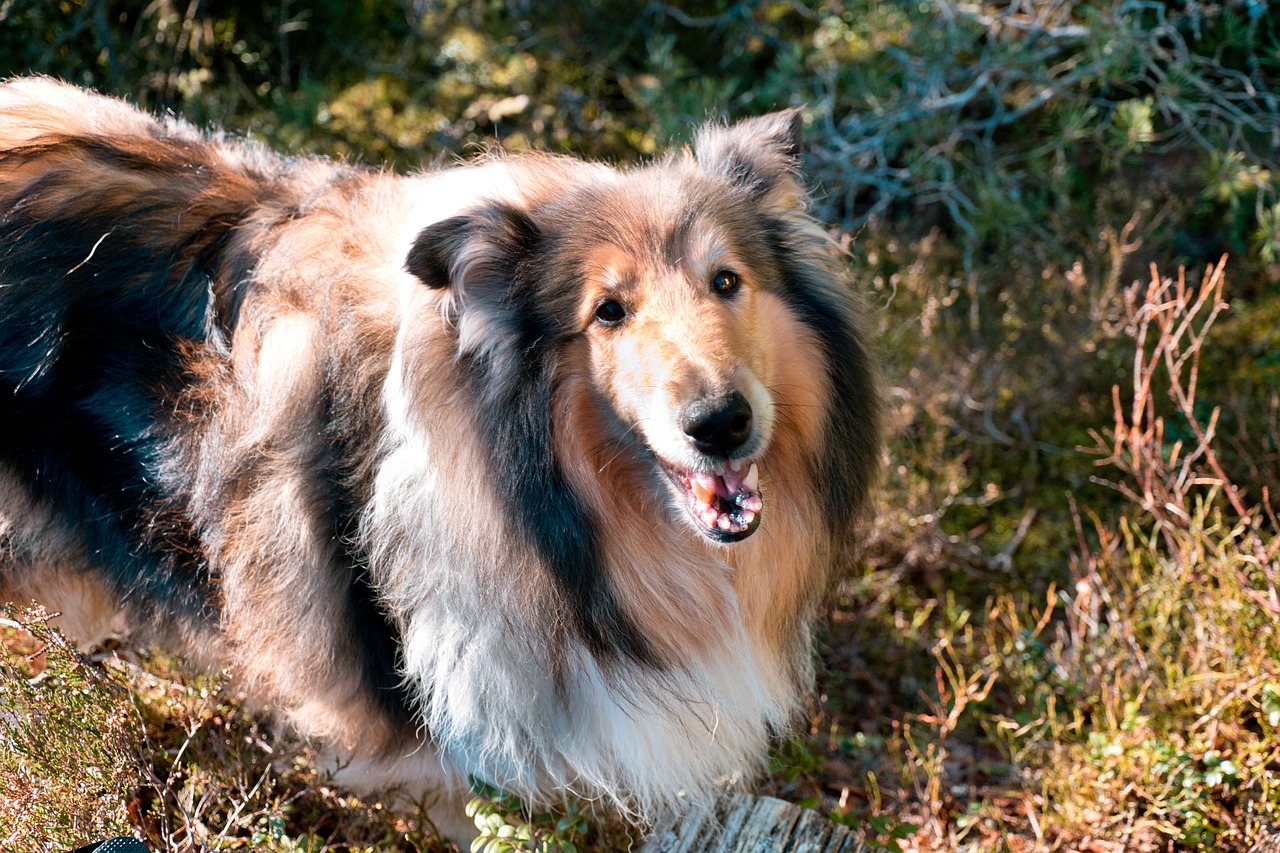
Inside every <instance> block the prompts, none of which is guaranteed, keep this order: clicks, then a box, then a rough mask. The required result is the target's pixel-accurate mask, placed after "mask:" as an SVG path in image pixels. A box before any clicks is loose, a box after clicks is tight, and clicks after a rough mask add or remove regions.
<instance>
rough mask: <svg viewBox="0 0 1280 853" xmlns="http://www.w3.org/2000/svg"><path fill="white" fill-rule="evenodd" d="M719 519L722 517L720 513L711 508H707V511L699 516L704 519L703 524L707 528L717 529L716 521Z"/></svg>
mask: <svg viewBox="0 0 1280 853" xmlns="http://www.w3.org/2000/svg"><path fill="white" fill-rule="evenodd" d="M719 517H720V513H718V512H716V511H715V509H713V508H711V507H707V508H706V509H705V510H703V511H702V514H701V515H700V516H699V518H701V519H702V523H703V524H705V525H706V526H707V527H715V526H716V519H718V518H719Z"/></svg>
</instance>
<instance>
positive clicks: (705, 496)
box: [689, 479, 715, 504]
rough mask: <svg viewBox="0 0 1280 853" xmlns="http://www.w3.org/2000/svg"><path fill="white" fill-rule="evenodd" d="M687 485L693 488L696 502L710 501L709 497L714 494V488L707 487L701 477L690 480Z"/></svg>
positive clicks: (707, 502)
mask: <svg viewBox="0 0 1280 853" xmlns="http://www.w3.org/2000/svg"><path fill="white" fill-rule="evenodd" d="M689 486H690V488H692V489H693V496H694V497H695V498H697V499H698V503H700V504H709V503H711V498H712V497H713V496H714V495H715V490H714V489H708V488H707V487H706V486H705V485H704V484H703V482H702V480H701V479H695V480H692V481H691V482H690V483H689Z"/></svg>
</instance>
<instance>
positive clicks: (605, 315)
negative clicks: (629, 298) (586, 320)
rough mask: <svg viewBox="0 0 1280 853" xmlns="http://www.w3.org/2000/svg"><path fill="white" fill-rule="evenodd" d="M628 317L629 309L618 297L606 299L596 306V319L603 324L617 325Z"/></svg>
mask: <svg viewBox="0 0 1280 853" xmlns="http://www.w3.org/2000/svg"><path fill="white" fill-rule="evenodd" d="M625 319H627V309H626V308H623V307H622V303H621V302H619V301H618V300H616V299H606V300H605V301H604V302H601V303H600V304H599V305H597V306H596V320H597V321H598V322H599V323H600V324H601V325H602V326H616V325H618V324H619V323H621V322H622V321H623V320H625Z"/></svg>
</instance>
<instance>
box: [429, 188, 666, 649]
mask: <svg viewBox="0 0 1280 853" xmlns="http://www.w3.org/2000/svg"><path fill="white" fill-rule="evenodd" d="M545 239H547V238H545V237H544V236H543V235H542V234H541V233H540V232H539V230H538V228H537V226H536V225H535V224H534V223H533V221H532V220H531V219H530V218H529V217H528V216H527V215H526V214H525V213H523V212H522V211H520V210H518V209H516V208H514V207H511V206H509V205H505V204H491V205H488V206H486V207H485V208H482V209H481V210H479V211H476V212H474V213H471V214H466V215H464V216H462V217H455V218H453V219H448V220H445V221H443V222H440V223H436V224H435V225H432V226H430V227H428V228H426V229H424V230H423V232H422V234H420V235H419V236H418V239H417V241H416V242H415V244H414V249H413V251H412V252H411V261H410V264H409V265H408V268H409V270H410V272H412V273H413V274H414V275H416V276H418V278H420V279H422V280H423V281H424V282H426V283H427V284H428V285H432V286H439V285H437V284H433V283H434V282H439V281H440V280H441V275H440V273H441V272H442V271H444V270H449V271H450V272H449V277H452V274H453V268H454V265H455V261H456V259H457V257H458V254H459V253H460V252H462V251H463V250H464V249H466V247H467V246H468V244H469V242H470V241H471V240H481V241H482V242H483V243H484V244H485V259H484V262H483V265H482V266H480V265H477V266H475V267H473V268H472V269H470V270H469V271H468V273H469V278H468V279H467V280H466V281H461V282H453V283H454V285H455V286H458V287H461V288H462V291H463V294H464V296H463V299H464V301H465V302H466V303H467V305H468V308H467V309H466V310H479V311H484V312H485V313H486V314H487V315H488V316H489V317H490V318H491V319H493V320H494V321H496V322H499V323H501V325H502V326H503V327H504V331H501V332H499V331H495V332H494V333H493V340H494V341H495V342H497V343H496V347H495V350H493V351H492V352H491V354H490V355H489V356H488V358H489V359H491V360H490V361H483V360H481V359H478V358H472V359H471V360H470V373H471V382H472V385H473V390H474V392H475V396H476V399H477V400H478V401H479V406H480V417H479V420H480V424H479V425H480V428H481V430H482V431H483V433H484V436H485V438H486V440H487V442H488V446H489V447H490V448H491V450H492V453H493V458H494V459H495V460H498V462H497V464H498V465H500V466H501V468H502V471H503V477H502V480H503V482H506V483H510V484H511V488H510V490H509V491H507V492H505V493H503V495H502V499H503V502H504V503H505V504H506V506H507V510H508V515H509V516H510V517H511V518H512V519H513V520H514V522H515V523H516V524H517V525H518V526H519V528H520V530H521V531H522V532H523V533H524V534H525V535H526V536H527V537H528V538H529V539H530V540H531V541H532V542H533V544H534V546H535V547H536V549H537V551H538V555H539V557H541V559H542V561H543V563H544V564H545V565H546V566H547V568H548V570H549V571H550V573H551V576H552V579H553V580H554V582H555V584H556V586H557V587H558V588H559V589H560V590H561V592H562V593H563V594H564V597H565V599H566V600H567V602H568V603H567V605H566V607H567V613H566V614H565V616H566V617H567V621H568V623H569V626H570V627H572V629H573V630H574V631H575V632H576V633H577V634H578V636H579V637H580V638H581V640H582V642H583V643H584V644H585V645H586V646H587V648H588V649H589V650H590V651H591V653H592V654H594V655H596V656H597V657H599V658H601V659H603V660H608V659H610V658H613V657H616V656H622V657H625V658H628V659H630V660H633V661H636V662H638V663H642V664H647V665H657V659H656V657H655V656H654V653H653V651H652V649H651V648H650V647H649V644H648V643H647V642H646V641H645V639H644V636H643V634H642V633H641V632H640V631H639V629H638V628H636V626H635V625H634V624H632V622H631V620H630V619H629V618H628V617H627V615H626V614H625V613H624V612H623V611H622V609H621V607H620V606H619V604H618V601H617V599H616V597H615V596H614V593H613V591H612V589H610V586H609V581H608V577H607V576H606V575H605V573H604V572H603V571H602V569H601V564H600V562H599V560H598V559H597V555H598V554H600V546H599V537H598V534H597V533H596V531H595V522H594V520H593V519H592V518H591V516H590V514H589V513H588V511H587V509H586V507H585V506H584V505H583V503H582V500H581V499H580V498H579V497H578V496H577V495H576V494H575V493H574V491H573V489H572V487H571V486H570V485H569V483H568V481H567V480H566V478H565V476H564V472H563V471H561V470H560V467H559V464H558V463H557V461H556V459H555V454H554V450H553V447H552V438H551V429H552V425H551V422H550V417H551V413H552V411H553V407H552V398H553V395H554V391H555V387H554V383H555V376H556V352H555V343H556V341H557V340H558V339H559V338H560V337H561V336H562V335H563V334H564V333H565V329H564V328H563V327H562V325H561V324H560V322H559V321H558V320H557V319H556V317H555V316H554V315H553V314H551V313H548V312H547V310H546V307H545V304H544V302H543V299H542V298H541V297H542V292H543V290H546V289H551V288H554V285H552V284H551V283H550V282H549V281H548V275H549V272H548V271H545V270H542V269H540V268H538V266H537V262H536V258H538V257H539V256H541V255H545V254H548V253H547V252H546V250H545V247H544V246H543V245H542V241H543V240H545ZM445 280H446V281H447V280H448V278H446V279H445ZM567 290H572V289H567ZM547 618H548V619H551V618H552V617H551V615H550V614H548V617H547Z"/></svg>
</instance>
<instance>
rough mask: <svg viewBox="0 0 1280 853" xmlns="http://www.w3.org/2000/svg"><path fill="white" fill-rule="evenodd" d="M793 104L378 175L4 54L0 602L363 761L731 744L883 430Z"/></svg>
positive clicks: (729, 747)
mask: <svg viewBox="0 0 1280 853" xmlns="http://www.w3.org/2000/svg"><path fill="white" fill-rule="evenodd" d="M800 129H801V114H800V112H799V111H798V110H794V109H793V110H789V111H783V112H778V113H773V114H768V115H764V116H759V117H755V118H750V119H747V120H744V121H741V122H738V123H736V124H731V125H722V124H716V123H712V124H708V125H706V126H704V127H702V128H701V129H700V130H698V131H697V132H696V135H695V138H694V139H693V141H692V145H691V147H689V148H685V149H682V150H678V151H673V152H671V153H669V154H667V155H666V156H663V157H660V158H657V159H655V160H653V161H652V162H648V163H644V164H640V165H636V166H632V167H627V168H618V167H614V166H609V165H604V164H599V163H592V162H586V161H583V160H579V159H576V158H569V157H562V156H554V155H550V154H539V153H521V154H508V153H501V152H492V153H488V154H485V155H483V156H480V157H478V158H477V159H474V160H472V161H469V162H459V163H457V164H451V165H448V166H443V167H440V168H435V169H432V170H426V171H422V172H420V173H417V174H412V175H396V174H392V173H389V172H387V171H383V170H378V169H373V168H365V167H360V166H357V165H351V164H343V163H338V162H332V161H329V160H324V159H317V158H296V157H288V156H283V155H280V154H277V153H274V152H272V151H270V150H268V149H267V148H265V147H263V146H261V145H259V144H255V143H252V142H249V141H244V140H239V139H235V138H233V137H230V136H227V135H224V134H220V133H215V132H209V131H204V130H200V129H197V128H195V127H193V126H191V125H189V124H187V123H185V122H183V121H181V120H180V119H177V118H173V117H169V118H157V117H153V116H151V115H148V114H146V113H144V112H142V111H139V110H137V109H135V108H134V107H132V106H130V105H128V104H126V103H125V102H124V101H121V100H117V99H114V98H109V97H105V96H101V95H97V94H93V93H90V92H87V91H84V90H81V89H78V88H75V87H73V86H70V85H66V84H63V83H59V82H56V81H53V80H50V79H45V78H30V79H18V80H12V81H9V82H7V83H5V84H3V85H0V602H2V601H10V602H14V603H16V604H23V605H25V604H29V603H30V602H31V601H32V600H37V601H39V602H41V603H42V604H44V605H45V606H47V607H48V608H50V610H51V611H56V612H58V613H59V614H61V615H60V616H59V619H60V622H59V623H58V624H59V625H60V627H61V628H62V630H64V631H65V632H66V633H68V634H69V635H71V636H73V637H75V638H77V639H78V640H79V641H81V642H84V643H92V642H95V641H97V640H100V639H101V638H103V637H107V636H110V635H123V636H126V637H127V638H128V639H129V641H131V642H138V643H153V644H159V645H161V646H163V647H166V648H168V649H170V650H173V651H174V652H176V653H178V654H181V655H184V656H185V657H186V658H187V659H189V660H190V661H192V662H193V663H195V664H196V665H199V666H206V667H215V668H226V669H228V670H229V671H230V672H232V673H233V674H234V676H235V677H236V678H237V679H239V682H240V684H242V685H243V686H244V688H245V690H246V691H247V692H248V694H249V695H251V696H255V697H258V698H259V699H260V700H261V701H262V702H264V703H265V704H266V705H268V706H269V707H270V708H271V709H273V710H274V711H275V712H277V713H278V714H280V715H281V716H282V717H283V718H284V719H285V720H286V721H287V722H288V723H289V724H290V725H292V726H293V727H295V728H296V730H297V731H298V732H300V733H301V734H302V735H304V736H307V737H310V738H314V739H316V740H317V741H319V742H320V743H323V744H324V745H325V748H326V749H327V750H329V752H328V753H327V754H331V755H332V756H335V759H334V761H335V766H337V767H338V770H339V779H338V781H339V782H340V783H344V784H348V785H351V786H353V787H356V788H364V789H372V788H382V787H385V786H402V789H406V790H412V791H418V792H434V793H435V794H436V795H438V796H440V797H441V798H443V800H444V801H448V802H449V803H451V804H452V803H454V802H455V801H456V800H458V799H459V798H463V797H465V796H466V793H465V792H466V790H467V785H468V780H469V779H472V780H483V781H485V782H486V783H489V784H492V785H496V786H498V787H500V788H503V789H505V790H508V791H511V792H513V793H517V794H520V795H522V796H524V797H526V798H528V799H530V800H531V801H545V800H546V799H548V798H552V797H555V796H557V795H561V794H563V792H565V791H573V792H575V793H577V794H579V795H581V796H587V797H598V798H601V799H604V800H608V801H612V802H614V803H616V804H618V805H619V806H620V807H621V808H623V809H625V810H627V812H628V813H630V814H632V815H636V816H639V817H640V818H643V817H644V816H647V815H650V816H651V815H654V814H657V813H658V812H660V811H661V810H662V809H665V808H669V807H672V806H673V804H676V803H677V802H678V801H679V800H680V799H681V798H686V799H687V798H691V797H697V796H700V795H707V794H708V792H714V791H715V790H716V789H717V786H721V785H723V784H724V783H725V780H726V779H729V780H732V779H735V778H736V779H743V778H747V777H748V776H749V774H751V773H752V772H753V771H755V770H758V769H759V768H760V766H761V763H762V759H763V757H764V756H765V753H766V752H767V746H768V743H769V739H770V738H771V737H772V736H774V735H775V734H777V733H779V732H782V731H783V730H785V729H786V727H787V726H788V724H789V722H790V721H791V720H792V719H793V717H794V715H795V713H796V712H797V710H798V708H799V707H800V704H801V702H802V701H803V698H804V696H805V695H806V692H807V691H808V690H809V689H811V687H812V683H813V678H814V672H813V666H812V662H811V654H812V650H811V632H812V628H813V626H814V623H815V619H816V618H817V616H818V613H819V609H820V606H821V602H822V599H823V595H824V592H825V591H826V590H827V589H828V588H829V585H830V583H831V582H832V580H833V578H835V577H837V576H838V575H839V573H840V572H841V571H842V569H843V568H844V567H846V566H847V565H848V564H849V562H850V560H851V559H853V555H854V553H855V549H856V546H857V539H858V533H857V530H858V522H859V520H860V518H861V517H862V516H863V515H864V510H865V508H866V505H867V502H868V501H867V495H868V490H869V489H870V487H871V485H872V483H873V480H874V477H875V474H876V468H877V460H878V456H879V446H880V420H881V419H880V414H879V406H878V402H877V380H876V371H875V366H874V359H873V355H872V351H871V346H872V344H871V342H870V339H869V335H868V332H867V330H866V328H865V326H866V323H867V321H866V316H867V311H866V309H865V307H864V306H863V304H862V303H861V302H860V300H859V298H858V297H857V296H856V294H855V292H854V290H853V288H852V286H851V283H850V282H849V280H848V275H847V265H846V263H845V262H844V261H843V259H842V258H841V257H840V253H839V251H838V250H836V249H835V248H834V246H833V243H832V241H831V240H830V239H829V237H828V236H827V233H826V231H825V229H824V228H823V227H822V226H820V225H819V223H818V222H816V221H815V220H814V219H813V218H811V215H810V214H809V213H808V208H809V205H810V198H809V195H808V193H807V191H806V189H805V186H804V184H803V179H802V177H801V175H800V174H799V155H800V144H801V140H800ZM449 807H450V808H452V805H450V806H449Z"/></svg>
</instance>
